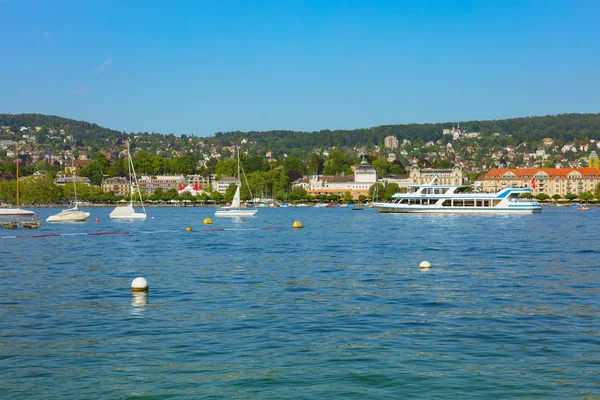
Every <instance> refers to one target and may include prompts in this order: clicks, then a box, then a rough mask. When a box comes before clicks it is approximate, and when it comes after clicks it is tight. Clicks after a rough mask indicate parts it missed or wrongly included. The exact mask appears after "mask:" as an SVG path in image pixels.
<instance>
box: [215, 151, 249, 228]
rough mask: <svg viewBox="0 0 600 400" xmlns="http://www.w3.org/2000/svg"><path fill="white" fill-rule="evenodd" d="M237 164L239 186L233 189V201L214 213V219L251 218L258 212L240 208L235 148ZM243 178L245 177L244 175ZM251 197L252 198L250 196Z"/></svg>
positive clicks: (240, 179)
mask: <svg viewBox="0 0 600 400" xmlns="http://www.w3.org/2000/svg"><path fill="white" fill-rule="evenodd" d="M237 153H238V154H237V162H238V180H239V185H238V186H237V188H236V189H235V195H234V196H233V200H232V201H231V205H230V206H225V207H220V208H218V209H217V211H215V217H251V216H253V215H254V214H256V213H257V212H258V208H255V207H242V203H241V196H240V186H241V185H242V174H241V173H240V171H241V163H240V148H239V147H238V148H237ZM244 178H245V175H244ZM246 185H247V186H248V181H246ZM248 190H250V186H248ZM251 197H252V196H251Z"/></svg>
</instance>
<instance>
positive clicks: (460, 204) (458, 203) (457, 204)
mask: <svg viewBox="0 0 600 400" xmlns="http://www.w3.org/2000/svg"><path fill="white" fill-rule="evenodd" d="M462 206H463V201H462V200H454V207H462Z"/></svg>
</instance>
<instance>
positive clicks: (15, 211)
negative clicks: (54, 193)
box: [0, 208, 35, 218]
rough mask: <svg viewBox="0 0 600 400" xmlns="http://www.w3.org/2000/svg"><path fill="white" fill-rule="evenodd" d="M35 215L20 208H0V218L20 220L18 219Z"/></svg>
mask: <svg viewBox="0 0 600 400" xmlns="http://www.w3.org/2000/svg"><path fill="white" fill-rule="evenodd" d="M34 215H35V213H34V212H33V211H29V210H23V209H21V208H0V218H1V217H7V218H20V217H33V216H34Z"/></svg>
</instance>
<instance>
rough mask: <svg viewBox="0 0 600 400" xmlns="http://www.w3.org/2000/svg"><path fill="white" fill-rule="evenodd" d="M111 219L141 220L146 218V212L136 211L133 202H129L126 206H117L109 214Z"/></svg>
mask: <svg viewBox="0 0 600 400" xmlns="http://www.w3.org/2000/svg"><path fill="white" fill-rule="evenodd" d="M108 217H109V218H111V219H129V220H139V219H146V213H140V212H136V211H135V209H134V208H133V204H131V203H130V204H128V205H126V206H125V207H117V208H115V209H114V210H113V211H112V212H111V213H110V214H109V215H108Z"/></svg>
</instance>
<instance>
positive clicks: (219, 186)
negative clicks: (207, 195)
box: [213, 176, 240, 194]
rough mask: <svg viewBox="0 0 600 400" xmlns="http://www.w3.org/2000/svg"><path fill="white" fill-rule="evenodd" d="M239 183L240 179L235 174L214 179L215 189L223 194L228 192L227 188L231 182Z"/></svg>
mask: <svg viewBox="0 0 600 400" xmlns="http://www.w3.org/2000/svg"><path fill="white" fill-rule="evenodd" d="M232 183H233V184H235V185H239V184H240V181H239V180H238V179H237V178H235V177H233V176H222V177H221V179H219V180H215V181H213V190H216V191H217V192H219V193H221V194H225V192H227V188H228V187H229V185H231V184H232Z"/></svg>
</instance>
